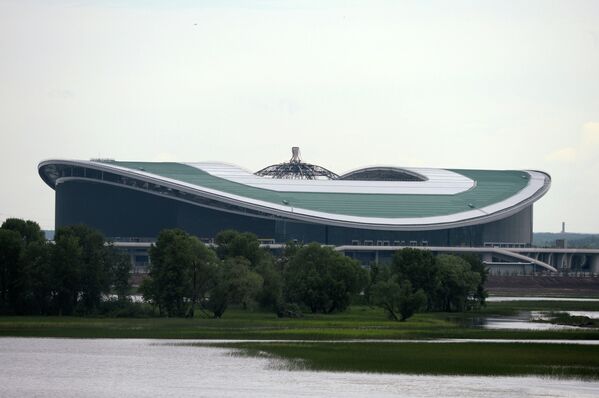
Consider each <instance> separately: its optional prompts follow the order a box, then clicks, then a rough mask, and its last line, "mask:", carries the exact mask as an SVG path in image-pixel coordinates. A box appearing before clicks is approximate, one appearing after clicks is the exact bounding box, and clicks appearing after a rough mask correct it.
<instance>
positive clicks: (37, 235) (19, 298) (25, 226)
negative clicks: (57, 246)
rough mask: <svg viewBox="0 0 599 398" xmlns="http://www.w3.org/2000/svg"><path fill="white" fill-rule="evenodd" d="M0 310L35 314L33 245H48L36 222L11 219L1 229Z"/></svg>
mask: <svg viewBox="0 0 599 398" xmlns="http://www.w3.org/2000/svg"><path fill="white" fill-rule="evenodd" d="M0 231H2V232H1V233H2V235H3V237H2V239H0V289H2V292H1V293H0V302H1V303H0V309H1V308H2V307H4V310H5V311H8V312H11V313H16V314H24V313H27V312H30V311H31V306H32V293H31V290H30V289H29V285H30V283H31V276H30V275H28V271H29V268H30V267H29V266H28V260H29V257H28V256H27V255H26V253H27V250H28V247H29V246H30V245H33V244H35V245H39V244H43V243H44V242H45V238H44V234H43V232H42V231H41V229H40V227H39V225H38V224H37V223H36V222H33V221H29V220H27V221H25V220H21V219H18V218H8V219H6V220H5V221H4V222H3V223H2V226H1V227H0Z"/></svg>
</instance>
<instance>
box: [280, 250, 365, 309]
mask: <svg viewBox="0 0 599 398" xmlns="http://www.w3.org/2000/svg"><path fill="white" fill-rule="evenodd" d="M284 279H285V292H286V298H287V300H288V301H289V302H293V303H297V304H302V305H305V306H307V307H308V308H310V310H311V311H312V312H313V313H314V312H324V313H331V312H335V311H343V310H345V309H346V308H347V306H348V305H349V303H350V298H351V295H352V294H357V293H359V292H360V291H361V290H362V288H363V287H364V284H365V281H366V279H367V276H366V271H364V270H363V269H362V268H360V266H359V264H358V262H357V261H355V260H352V259H351V258H349V257H346V256H344V255H342V254H341V253H338V252H336V251H334V250H333V249H331V248H329V247H324V246H321V245H319V244H317V243H311V244H309V245H307V246H304V247H302V248H300V249H298V250H297V251H296V253H295V254H294V255H293V257H291V258H290V259H289V262H288V264H287V267H286V269H285V273H284Z"/></svg>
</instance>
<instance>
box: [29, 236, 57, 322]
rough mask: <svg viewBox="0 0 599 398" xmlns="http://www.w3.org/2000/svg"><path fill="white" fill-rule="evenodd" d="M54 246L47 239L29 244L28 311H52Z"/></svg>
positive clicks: (43, 312)
mask: <svg viewBox="0 0 599 398" xmlns="http://www.w3.org/2000/svg"><path fill="white" fill-rule="evenodd" d="M53 248H54V245H53V244H50V243H48V242H45V241H43V242H39V241H34V242H32V243H30V244H29V245H27V248H26V250H25V253H24V264H25V273H24V274H25V276H26V278H27V282H26V286H25V289H26V292H27V297H26V302H27V313H31V314H39V315H47V314H50V313H51V311H52V300H53V295H54V289H53V273H54V269H53V266H52V253H53Z"/></svg>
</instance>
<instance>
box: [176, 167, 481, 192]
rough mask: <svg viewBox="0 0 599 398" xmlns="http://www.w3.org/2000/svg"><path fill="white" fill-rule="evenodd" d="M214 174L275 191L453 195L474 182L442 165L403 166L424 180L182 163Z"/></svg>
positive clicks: (470, 186) (471, 186)
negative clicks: (293, 175) (272, 174)
mask: <svg viewBox="0 0 599 398" xmlns="http://www.w3.org/2000/svg"><path fill="white" fill-rule="evenodd" d="M185 164H186V165H188V166H191V167H195V168H197V169H199V170H202V171H205V172H206V173H209V174H211V175H213V176H215V177H219V178H223V179H225V180H228V181H232V182H236V183H239V184H243V185H247V186H250V187H254V188H261V189H268V190H271V191H277V192H319V193H369V194H401V195H455V194H458V193H460V192H464V191H467V190H469V189H471V188H473V187H474V186H475V184H476V183H475V182H474V181H473V180H472V179H470V178H468V177H466V176H463V175H461V174H458V173H455V172H453V171H449V170H444V169H431V168H403V169H404V170H407V171H410V172H412V173H417V174H420V175H423V176H424V177H426V178H427V180H426V181H355V180H294V179H274V178H267V177H260V176H257V175H254V174H252V173H251V172H249V171H247V170H245V169H243V168H241V167H239V166H236V165H232V164H227V163H215V162H198V163H185Z"/></svg>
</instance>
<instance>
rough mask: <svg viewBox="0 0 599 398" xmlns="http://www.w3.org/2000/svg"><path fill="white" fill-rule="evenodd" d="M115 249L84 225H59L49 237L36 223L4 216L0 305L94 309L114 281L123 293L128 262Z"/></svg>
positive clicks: (24, 309)
mask: <svg viewBox="0 0 599 398" xmlns="http://www.w3.org/2000/svg"><path fill="white" fill-rule="evenodd" d="M17 248H18V249H17ZM114 253H115V251H114V249H113V248H111V247H107V246H106V245H105V241H104V237H103V236H102V235H101V234H100V233H98V232H97V231H95V230H93V229H91V228H88V227H85V226H69V227H64V228H59V229H58V230H57V231H56V235H55V242H54V243H49V242H46V241H45V239H44V236H43V233H42V232H41V230H40V228H39V225H38V224H37V223H35V222H32V221H24V220H19V219H9V220H6V222H5V223H4V224H3V225H2V227H1V228H0V289H2V291H1V292H0V300H1V301H2V303H1V304H0V310H1V311H2V312H4V313H14V314H64V315H68V314H73V313H75V311H77V312H78V313H80V314H92V313H97V312H98V311H99V306H100V305H101V303H102V300H103V299H104V297H105V296H106V295H108V294H109V293H110V292H111V289H112V288H113V287H114V288H115V289H116V290H117V293H118V294H119V295H121V296H122V295H124V294H126V292H125V291H126V290H127V289H126V286H128V278H129V271H130V264H128V263H127V262H126V261H125V260H124V257H119V256H117V255H113V254H114ZM127 261H128V258H127Z"/></svg>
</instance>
